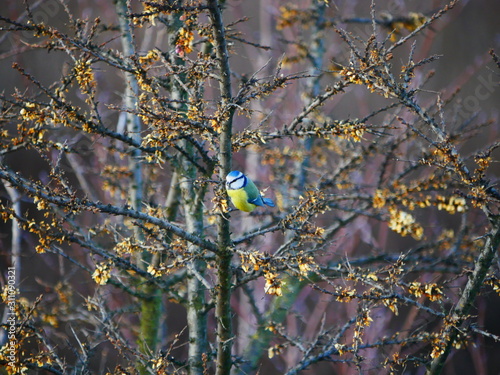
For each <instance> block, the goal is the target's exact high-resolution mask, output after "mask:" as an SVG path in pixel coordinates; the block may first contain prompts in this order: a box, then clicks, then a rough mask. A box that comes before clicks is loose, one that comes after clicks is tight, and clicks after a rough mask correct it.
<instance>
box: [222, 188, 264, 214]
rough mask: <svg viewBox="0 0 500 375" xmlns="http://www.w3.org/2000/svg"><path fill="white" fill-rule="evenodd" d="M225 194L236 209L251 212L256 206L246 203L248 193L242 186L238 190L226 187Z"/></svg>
mask: <svg viewBox="0 0 500 375" xmlns="http://www.w3.org/2000/svg"><path fill="white" fill-rule="evenodd" d="M227 194H228V195H229V198H231V201H232V202H233V204H234V206H235V207H236V208H237V209H238V210H241V211H245V212H252V211H253V210H254V209H255V207H257V206H256V205H255V204H252V203H248V195H247V193H246V191H245V189H243V188H241V189H238V190H231V189H228V191H227Z"/></svg>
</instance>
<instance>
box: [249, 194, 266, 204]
mask: <svg viewBox="0 0 500 375" xmlns="http://www.w3.org/2000/svg"><path fill="white" fill-rule="evenodd" d="M248 203H252V204H255V205H256V206H263V205H264V202H263V201H262V197H261V196H260V195H259V196H257V198H254V199H249V200H248Z"/></svg>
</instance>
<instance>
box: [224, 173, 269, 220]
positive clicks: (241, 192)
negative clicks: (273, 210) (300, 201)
mask: <svg viewBox="0 0 500 375" xmlns="http://www.w3.org/2000/svg"><path fill="white" fill-rule="evenodd" d="M226 191H227V194H228V195H229V198H231V202H233V204H234V206H235V207H236V208H237V209H238V210H241V211H245V212H252V211H253V210H255V207H257V206H263V205H266V206H269V207H274V202H273V201H272V200H271V199H269V198H264V197H262V195H260V191H259V189H257V186H255V184H254V183H253V181H252V180H250V179H249V178H248V177H247V176H245V175H244V174H243V173H241V172H240V171H232V172H229V173H228V175H227V176H226Z"/></svg>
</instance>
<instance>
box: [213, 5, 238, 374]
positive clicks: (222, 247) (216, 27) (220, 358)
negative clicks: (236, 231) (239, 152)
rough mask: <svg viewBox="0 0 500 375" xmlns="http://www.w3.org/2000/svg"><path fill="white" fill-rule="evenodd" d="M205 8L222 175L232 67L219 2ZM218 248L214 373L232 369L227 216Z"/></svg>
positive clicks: (227, 163) (227, 161)
mask: <svg viewBox="0 0 500 375" xmlns="http://www.w3.org/2000/svg"><path fill="white" fill-rule="evenodd" d="M207 5H208V11H209V14H210V19H211V22H212V29H213V35H214V44H215V52H216V56H217V60H218V64H219V71H220V76H221V80H220V83H219V87H220V92H221V107H220V109H219V110H220V111H221V114H222V116H221V119H222V120H221V121H222V123H221V124H220V126H221V133H220V138H219V141H220V149H219V166H220V176H221V178H224V177H225V176H226V174H227V173H229V172H230V171H231V161H232V144H231V135H232V121H233V114H234V107H233V106H232V105H231V101H232V94H231V70H230V67H229V57H228V51H227V43H226V36H225V29H224V23H223V21H222V14H221V9H220V4H219V2H218V1H217V0H208V1H207ZM217 224H218V238H217V242H218V248H219V251H218V253H217V267H218V281H219V283H218V285H217V290H216V292H217V296H216V307H215V316H216V319H217V359H216V374H217V375H225V374H229V373H230V371H231V365H232V362H231V348H232V339H233V337H232V322H231V278H232V271H231V259H232V255H233V254H232V251H231V233H230V228H229V220H228V219H227V218H226V217H224V216H223V215H220V216H219V218H218V223H217Z"/></svg>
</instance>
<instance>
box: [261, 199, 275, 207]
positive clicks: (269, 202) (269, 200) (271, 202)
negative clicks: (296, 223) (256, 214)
mask: <svg viewBox="0 0 500 375" xmlns="http://www.w3.org/2000/svg"><path fill="white" fill-rule="evenodd" d="M262 200H263V201H264V204H265V205H267V206H269V207H274V206H275V204H274V202H273V201H272V199H269V198H262Z"/></svg>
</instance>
